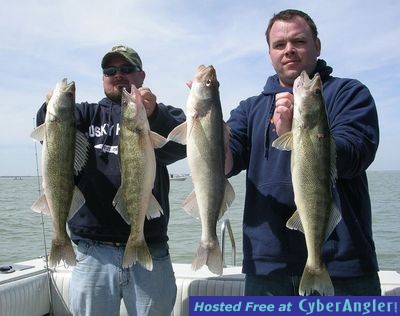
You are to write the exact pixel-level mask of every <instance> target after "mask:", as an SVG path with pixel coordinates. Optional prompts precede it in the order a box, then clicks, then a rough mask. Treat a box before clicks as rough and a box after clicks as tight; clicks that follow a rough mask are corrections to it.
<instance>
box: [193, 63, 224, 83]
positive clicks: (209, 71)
mask: <svg viewBox="0 0 400 316" xmlns="http://www.w3.org/2000/svg"><path fill="white" fill-rule="evenodd" d="M196 79H197V81H199V82H203V83H204V84H205V85H206V86H207V87H209V86H212V85H215V84H217V87H218V86H219V83H218V81H217V73H216V71H215V68H214V66H212V65H210V66H208V67H206V66H204V65H200V66H199V67H198V68H197V74H196Z"/></svg>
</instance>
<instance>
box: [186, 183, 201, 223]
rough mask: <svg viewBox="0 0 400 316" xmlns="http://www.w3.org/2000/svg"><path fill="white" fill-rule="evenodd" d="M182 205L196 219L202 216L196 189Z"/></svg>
mask: <svg viewBox="0 0 400 316" xmlns="http://www.w3.org/2000/svg"><path fill="white" fill-rule="evenodd" d="M182 207H183V209H184V210H185V211H186V213H188V214H189V215H190V216H193V217H194V218H196V219H199V218H200V212H199V206H198V204H197V199H196V193H195V192H194V190H193V191H192V192H191V193H190V194H189V195H188V196H187V197H186V199H185V201H183V203H182Z"/></svg>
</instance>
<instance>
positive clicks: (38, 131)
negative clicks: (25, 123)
mask: <svg viewBox="0 0 400 316" xmlns="http://www.w3.org/2000/svg"><path fill="white" fill-rule="evenodd" d="M45 133H46V123H43V124H42V125H39V126H38V127H36V128H34V129H33V131H32V133H31V138H33V139H34V140H37V141H38V142H41V141H43V140H44V135H45Z"/></svg>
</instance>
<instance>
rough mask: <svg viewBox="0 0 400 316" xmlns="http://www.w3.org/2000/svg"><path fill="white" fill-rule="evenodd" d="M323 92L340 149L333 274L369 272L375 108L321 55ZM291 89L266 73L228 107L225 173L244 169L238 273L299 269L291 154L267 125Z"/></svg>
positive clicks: (300, 241) (330, 256)
mask: <svg viewBox="0 0 400 316" xmlns="http://www.w3.org/2000/svg"><path fill="white" fill-rule="evenodd" d="M315 72H319V73H320V75H321V78H322V80H323V96H324V100H325V107H326V112H327V114H328V120H329V125H330V129H331V133H332V135H333V138H334V140H335V143H336V149H337V171H338V179H337V182H336V186H335V188H334V198H335V202H336V205H337V206H338V208H339V210H340V212H341V214H342V220H341V222H340V223H339V224H338V226H337V227H336V228H335V230H334V232H333V233H332V234H331V235H330V237H329V238H328V240H327V241H326V242H325V244H324V246H323V257H324V261H325V263H326V264H327V267H328V270H329V273H330V275H331V276H332V277H351V276H361V275H367V274H369V273H372V272H375V271H377V270H378V264H377V258H376V253H375V246H374V242H373V238H372V227H371V226H372V225H371V203H370V198H369V192H368V182H367V176H366V172H365V171H366V169H367V167H368V166H369V165H370V164H371V163H372V161H373V160H374V158H375V153H376V150H377V148H378V142H379V127H378V118H377V111H376V108H375V103H374V100H373V98H372V96H371V94H370V92H369V90H368V89H367V88H366V87H365V86H364V85H363V84H361V83H360V82H359V81H357V80H354V79H342V78H335V77H332V76H331V75H330V74H331V72H332V68H331V67H329V66H327V65H326V63H325V61H323V60H319V61H318V63H317V68H316V71H315ZM280 92H291V93H292V89H290V88H284V87H282V86H281V85H280V84H279V79H278V76H277V75H274V76H271V77H269V78H268V81H267V83H266V85H265V87H264V91H263V92H262V93H261V94H260V95H258V96H254V97H250V98H248V99H246V100H244V101H242V102H241V103H240V104H239V106H238V107H237V108H236V109H235V110H233V111H232V112H231V117H230V119H229V121H228V124H229V126H230V128H231V131H232V139H231V144H230V146H231V150H232V153H233V157H234V167H233V170H232V173H231V174H230V175H234V174H237V173H239V172H240V171H241V170H247V174H246V198H245V205H244V215H243V255H244V259H243V272H244V273H247V274H258V275H270V274H292V275H301V274H302V272H303V268H304V264H305V261H306V258H307V249H306V246H305V239H304V235H303V233H301V232H299V231H294V230H290V229H288V228H286V222H287V220H288V219H289V218H290V217H291V215H292V214H293V212H294V211H295V210H296V206H295V203H294V196H293V187H292V181H291V174H290V152H286V151H281V150H278V149H275V148H273V147H272V146H271V143H272V141H274V140H275V139H276V138H277V134H276V132H275V129H274V125H273V124H271V123H270V121H271V118H272V114H273V112H274V102H275V95H276V94H277V93H280Z"/></svg>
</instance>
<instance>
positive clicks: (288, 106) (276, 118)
mask: <svg viewBox="0 0 400 316" xmlns="http://www.w3.org/2000/svg"><path fill="white" fill-rule="evenodd" d="M293 103H294V98H293V94H291V93H289V92H282V93H277V94H276V96H275V111H274V115H273V117H272V123H273V124H274V125H275V128H276V133H277V134H278V136H280V135H283V134H285V133H286V132H289V131H290V130H291V129H292V119H293Z"/></svg>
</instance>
